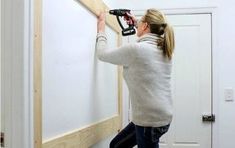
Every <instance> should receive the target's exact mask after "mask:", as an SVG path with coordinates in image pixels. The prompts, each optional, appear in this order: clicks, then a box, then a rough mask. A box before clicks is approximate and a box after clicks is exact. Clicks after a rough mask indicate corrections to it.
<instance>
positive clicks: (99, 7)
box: [75, 0, 121, 33]
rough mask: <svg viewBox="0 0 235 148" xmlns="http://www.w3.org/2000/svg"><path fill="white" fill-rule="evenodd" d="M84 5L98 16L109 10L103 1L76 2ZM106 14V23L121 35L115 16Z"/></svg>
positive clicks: (86, 0)
mask: <svg viewBox="0 0 235 148" xmlns="http://www.w3.org/2000/svg"><path fill="white" fill-rule="evenodd" d="M75 1H77V2H79V3H81V4H82V5H84V6H85V7H86V8H87V9H88V10H90V11H91V12H92V13H94V14H95V15H96V16H98V15H99V14H100V12H102V11H105V12H107V11H108V10H109V8H108V6H107V5H106V4H105V3H104V2H103V1H102V0H75ZM107 14H108V13H106V23H107V25H109V26H110V27H111V28H112V29H113V30H114V31H116V32H117V33H120V31H121V29H120V28H119V25H118V22H117V20H116V17H115V16H113V15H109V14H108V15H107Z"/></svg>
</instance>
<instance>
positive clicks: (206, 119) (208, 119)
mask: <svg viewBox="0 0 235 148" xmlns="http://www.w3.org/2000/svg"><path fill="white" fill-rule="evenodd" d="M202 121H203V122H215V115H214V114H211V115H202Z"/></svg>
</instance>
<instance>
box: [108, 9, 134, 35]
mask: <svg viewBox="0 0 235 148" xmlns="http://www.w3.org/2000/svg"><path fill="white" fill-rule="evenodd" d="M130 12H131V10H129V9H113V10H109V14H112V15H116V17H117V21H118V23H119V25H120V27H121V28H122V35H123V36H128V35H133V34H135V33H136V31H135V24H134V21H133V20H132V19H131V17H129V16H128V15H127V13H130ZM119 17H125V19H126V20H130V21H132V22H131V23H129V24H128V26H129V27H128V28H124V27H123V25H122V23H121V21H120V18H119Z"/></svg>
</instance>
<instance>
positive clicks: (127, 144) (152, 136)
mask: <svg viewBox="0 0 235 148" xmlns="http://www.w3.org/2000/svg"><path fill="white" fill-rule="evenodd" d="M169 126H170V125H166V126H162V127H143V126H138V125H135V124H134V123H133V122H131V123H129V124H128V125H127V126H126V127H125V128H124V129H123V130H122V131H121V132H120V133H118V135H117V136H116V137H114V138H113V140H112V141H111V143H110V148H132V147H134V146H135V145H138V148H159V138H160V137H161V136H162V135H163V134H165V133H166V132H167V131H168V129H169Z"/></svg>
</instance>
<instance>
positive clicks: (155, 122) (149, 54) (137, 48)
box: [96, 33, 173, 127]
mask: <svg viewBox="0 0 235 148" xmlns="http://www.w3.org/2000/svg"><path fill="white" fill-rule="evenodd" d="M157 39H158V37H157V36H156V35H154V34H151V33H149V34H145V35H144V36H142V37H141V38H139V39H138V41H137V43H133V44H127V45H124V46H121V47H119V48H117V49H108V47H107V38H106V35H105V34H104V33H98V34H97V41H96V50H97V56H98V58H99V59H100V60H102V61H104V62H108V63H112V64H115V65H122V66H123V68H124V70H123V75H124V79H125V80H126V83H127V86H128V89H129V94H130V99H131V108H132V122H133V123H135V124H136V125H139V126H150V127H160V126H164V125H167V124H169V123H170V122H171V121H172V111H173V109H172V98H171V68H172V61H171V60H168V59H167V58H165V57H164V56H163V53H162V50H161V49H159V48H158V47H157V43H156V40H157Z"/></svg>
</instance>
